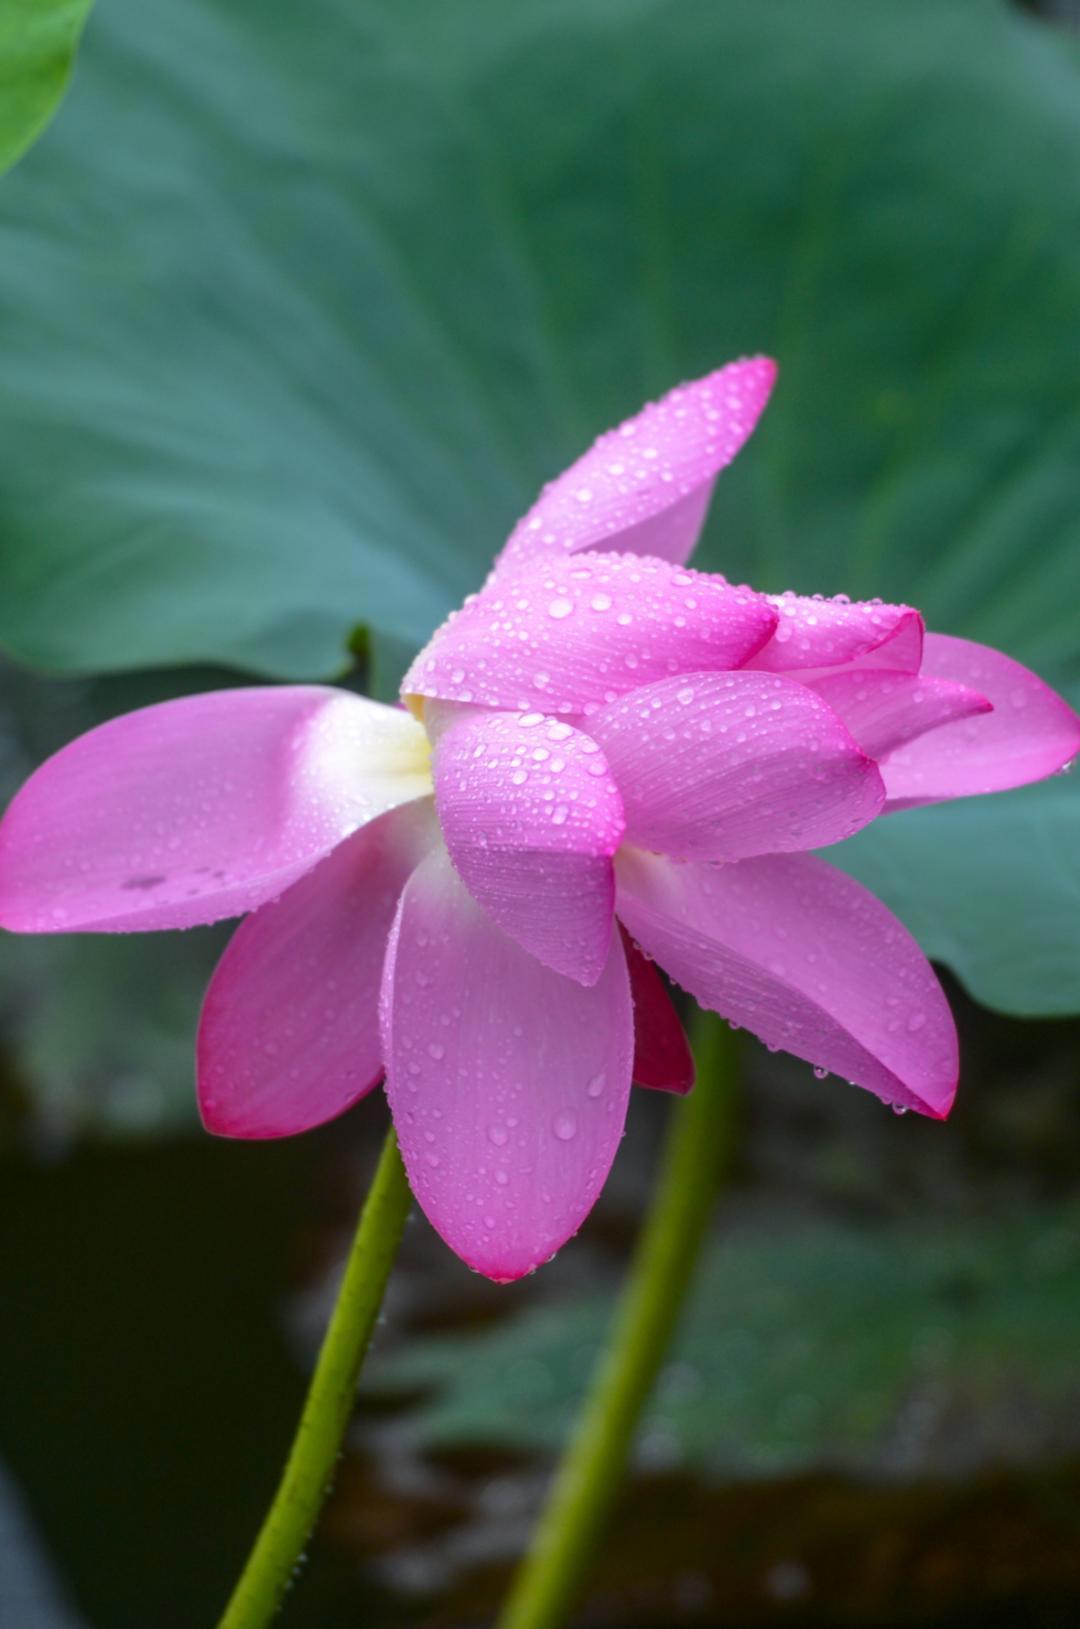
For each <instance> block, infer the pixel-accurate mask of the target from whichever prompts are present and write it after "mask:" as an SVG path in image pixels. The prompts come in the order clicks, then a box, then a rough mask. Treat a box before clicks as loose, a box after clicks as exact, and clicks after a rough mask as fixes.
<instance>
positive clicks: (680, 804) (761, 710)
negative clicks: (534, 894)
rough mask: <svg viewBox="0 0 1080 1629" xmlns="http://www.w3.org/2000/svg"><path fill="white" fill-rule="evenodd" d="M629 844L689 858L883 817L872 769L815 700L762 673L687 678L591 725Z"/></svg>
mask: <svg viewBox="0 0 1080 1629" xmlns="http://www.w3.org/2000/svg"><path fill="white" fill-rule="evenodd" d="M588 728H589V733H590V735H592V736H594V738H595V739H596V740H597V741H599V743H600V745H601V746H602V748H603V749H604V754H605V756H606V758H607V761H608V763H609V765H610V766H611V772H612V774H613V775H614V777H615V780H616V782H617V783H618V786H619V789H620V791H621V792H622V797H623V806H624V808H625V811H626V838H627V842H629V843H632V844H634V845H635V846H638V847H641V848H646V849H657V850H660V851H661V852H663V853H665V854H673V855H678V856H681V857H683V858H689V859H706V860H741V859H744V858H746V857H748V856H750V855H754V854H775V853H783V852H787V851H790V850H793V849H808V848H820V847H822V846H824V845H825V844H828V843H836V842H839V841H840V840H841V839H842V838H844V837H850V836H851V834H852V833H853V832H855V831H858V830H859V828H860V827H861V826H865V825H866V824H867V823H868V822H869V821H871V820H873V818H874V816H875V815H876V814H878V813H879V811H880V809H881V807H882V804H883V803H884V801H885V789H884V787H883V785H882V781H881V776H880V775H879V773H878V770H877V767H876V765H875V764H874V763H873V761H872V760H871V759H870V758H868V757H867V755H866V753H865V752H863V751H862V749H861V748H860V747H859V746H857V745H856V743H855V741H854V740H853V739H852V737H851V734H850V732H849V731H848V730H847V728H846V727H845V725H844V724H843V723H842V721H841V720H840V719H839V718H838V717H837V715H836V713H834V712H833V710H832V708H831V707H830V706H829V705H828V704H827V703H826V702H825V701H823V700H822V699H821V697H820V696H817V695H815V693H814V692H813V691H812V690H810V689H808V688H807V686H806V685H803V684H799V683H798V682H797V681H795V680H794V679H786V678H782V677H780V676H779V675H777V674H770V673H747V672H741V673H688V674H682V675H681V676H680V677H679V678H676V679H660V680H658V681H657V682H656V683H655V684H650V685H646V686H644V687H643V688H642V689H640V690H635V691H634V692H633V693H632V694H631V695H629V696H624V697H623V698H622V699H621V700H620V701H617V702H615V703H614V704H613V705H612V706H610V707H605V708H604V709H603V710H602V711H601V712H599V713H597V714H596V715H595V716H594V717H593V718H591V719H590V720H589V723H588Z"/></svg>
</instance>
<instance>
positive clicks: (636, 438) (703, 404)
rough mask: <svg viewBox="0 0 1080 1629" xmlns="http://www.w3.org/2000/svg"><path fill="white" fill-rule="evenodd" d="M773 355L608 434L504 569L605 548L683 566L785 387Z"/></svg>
mask: <svg viewBox="0 0 1080 1629" xmlns="http://www.w3.org/2000/svg"><path fill="white" fill-rule="evenodd" d="M776 374H777V368H776V363H775V362H773V361H772V360H771V358H769V357H767V356H754V357H747V358H743V359H741V360H740V361H738V362H731V363H729V364H728V365H727V367H724V368H720V369H718V370H717V371H716V372H715V373H710V374H707V375H706V376H705V377H704V378H703V379H697V380H694V381H693V382H692V383H690V384H685V385H680V386H678V387H677V388H676V389H675V390H672V391H669V392H668V394H667V395H666V396H664V397H662V398H661V399H660V401H658V402H653V403H650V404H648V405H647V406H646V407H644V408H643V409H642V410H641V412H640V413H638V414H637V416H636V417H635V418H631V419H627V420H626V422H625V423H624V424H620V425H619V426H617V428H615V429H614V430H608V431H607V432H606V433H605V434H604V435H602V436H601V437H600V439H599V440H598V441H597V442H596V443H595V444H594V445H593V446H592V447H591V448H590V449H589V451H588V452H587V453H585V454H583V456H582V457H581V458H579V459H577V460H576V461H575V462H574V463H573V464H571V465H570V467H569V468H568V469H567V470H565V471H564V472H563V474H562V475H560V476H558V477H557V478H556V479H555V480H554V481H552V482H551V483H550V485H548V486H546V487H545V488H544V490H543V492H542V493H541V494H540V497H539V498H538V499H537V501H536V502H535V503H534V504H533V506H532V508H531V509H530V510H529V512H528V513H527V514H526V515H525V516H524V517H523V518H522V519H521V520H520V521H519V522H518V524H517V525H516V526H515V527H514V530H513V531H512V532H511V534H510V537H509V539H508V540H507V542H506V545H505V547H504V548H503V550H502V552H501V554H500V555H499V557H498V559H497V560H496V563H495V570H496V572H497V573H498V574H499V575H500V576H503V575H506V574H510V575H513V574H514V573H516V572H517V571H518V570H519V569H520V568H521V567H522V566H523V565H527V564H528V563H529V562H530V561H532V560H533V559H534V558H535V557H536V556H537V555H545V554H555V555H557V554H568V553H576V552H577V551H578V550H579V549H596V548H603V549H608V550H616V551H618V552H619V553H632V554H646V555H653V556H655V557H659V558H661V559H664V560H670V561H672V562H674V563H675V564H677V565H683V564H685V562H686V561H687V560H688V559H689V558H690V555H691V554H692V553H693V550H694V546H695V544H696V543H697V540H698V535H699V533H700V531H701V528H702V525H703V524H704V520H705V515H706V512H707V510H708V506H709V498H710V496H711V494H712V487H713V482H714V480H715V478H716V476H717V474H718V473H719V471H720V470H722V469H723V468H724V466H725V465H726V464H730V462H731V460H732V459H733V458H734V457H735V455H736V454H737V453H738V452H739V450H740V448H741V447H743V445H744V444H745V443H746V441H747V439H748V438H749V436H750V435H751V434H752V432H753V430H754V428H755V426H756V425H757V422H758V419H759V418H760V417H761V414H762V412H763V411H764V408H765V404H766V402H767V401H768V399H769V396H770V394H771V392H772V388H773V385H774V384H775V382H776Z"/></svg>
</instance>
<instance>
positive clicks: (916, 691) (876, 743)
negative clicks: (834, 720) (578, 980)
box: [811, 668, 993, 759]
mask: <svg viewBox="0 0 1080 1629" xmlns="http://www.w3.org/2000/svg"><path fill="white" fill-rule="evenodd" d="M811 683H812V686H813V689H814V690H816V691H817V693H818V695H819V696H823V697H824V699H825V700H826V701H827V702H828V704H829V706H830V707H832V708H833V709H834V710H835V711H836V712H837V713H839V715H840V717H841V718H842V719H843V720H844V723H845V724H846V725H847V727H848V729H849V730H850V731H851V733H852V735H853V736H854V737H855V739H856V741H858V743H859V745H860V746H861V747H862V748H863V751H864V752H868V753H869V754H870V756H871V757H872V758H878V759H880V758H885V757H887V756H888V754H889V753H891V752H895V751H896V749H897V747H902V746H904V745H905V744H906V743H907V742H909V741H915V740H917V739H918V737H919V736H922V735H927V734H928V733H929V732H930V731H931V730H936V729H940V728H941V726H942V725H943V724H949V723H951V722H952V721H953V720H954V719H958V718H970V717H972V715H973V714H975V713H989V712H992V711H993V703H992V702H990V701H988V700H987V699H986V697H985V696H982V695H980V694H979V692H978V691H977V690H969V689H968V688H967V686H966V685H963V684H954V683H953V682H952V680H950V679H933V678H931V677H930V676H929V675H928V674H926V673H891V672H889V670H888V669H887V668H862V669H859V668H846V669H845V670H844V671H843V672H840V673H825V674H823V675H821V676H820V677H818V678H815V679H813V680H812V681H811Z"/></svg>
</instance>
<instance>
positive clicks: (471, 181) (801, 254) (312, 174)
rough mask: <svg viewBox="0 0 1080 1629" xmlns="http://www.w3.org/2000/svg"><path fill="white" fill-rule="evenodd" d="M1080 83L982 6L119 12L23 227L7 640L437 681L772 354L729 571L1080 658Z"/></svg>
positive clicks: (1020, 25)
mask: <svg viewBox="0 0 1080 1629" xmlns="http://www.w3.org/2000/svg"><path fill="white" fill-rule="evenodd" d="M1078 91H1080V83H1078V79H1077V73H1076V68H1075V65H1074V63H1073V62H1072V61H1071V60H1070V58H1069V56H1068V55H1067V53H1066V50H1065V48H1064V47H1063V46H1062V45H1061V43H1060V41H1059V39H1058V36H1056V35H1055V34H1053V33H1051V32H1050V31H1047V30H1045V29H1042V28H1040V27H1039V26H1038V25H1037V24H1035V23H1033V22H1031V21H1030V20H1029V19H1027V18H1025V17H1022V16H1019V15H1016V14H1013V13H1010V12H1009V11H1008V10H1007V8H1006V7H1005V6H1003V5H991V4H986V5H973V4H972V3H971V0H911V3H910V4H908V5H905V6H888V5H877V6H868V5H866V4H865V0H818V3H817V4H815V5H814V6H806V5H804V4H802V3H800V0H777V3H774V4H772V5H769V6H764V5H762V4H760V0H707V3H706V0H697V3H695V0H680V3H676V4H672V3H670V0H619V3H618V4H615V3H612V0H573V3H572V4H571V3H569V0H556V3H554V4H550V5H546V6H543V7H520V6H518V7H513V6H511V7H508V6H504V5H502V4H500V3H499V0H462V3H460V4H457V5H455V6H450V7H448V6H444V5H441V4H439V3H437V0H410V3H409V4H404V5H400V6H394V7H388V6H380V5H376V4H373V3H371V0H367V3H365V0H315V3H314V7H313V8H312V7H308V8H305V9H303V10H301V9H298V8H297V7H295V6H294V5H292V4H289V3H287V0H268V3H267V4H266V5H263V6H260V7H259V8H257V9H256V10H252V11H250V12H247V13H241V12H238V11H237V10H236V8H235V7H234V6H229V5H226V4H224V0H191V3H190V4H188V5H185V6H179V7H178V6H174V5H170V4H166V3H165V0H109V3H108V4H107V5H105V6H104V7H103V8H102V10H101V13H100V15H99V17H98V19H97V22H96V26H95V29H94V31H93V34H92V36H91V37H90V39H89V40H88V42H87V49H86V54H85V61H84V63H83V67H82V72H81V74H80V80H79V84H78V86H77V87H76V93H75V95H74V96H73V97H72V98H71V101H70V104H69V105H68V106H67V107H66V108H65V111H64V115H63V118H62V120H61V122H60V124H59V125H58V127H57V129H56V131H55V132H54V134H53V136H52V138H51V139H50V141H49V142H47V143H45V144H44V145H43V146H42V147H41V148H40V149H39V150H38V151H37V152H36V153H35V154H34V155H33V156H32V158H31V159H30V161H29V162H28V163H27V164H26V165H24V166H22V167H21V168H20V170H19V171H18V172H17V173H16V175H15V176H13V177H12V179H11V182H10V184H9V186H8V188H7V192H6V195H5V200H4V202H5V206H6V213H5V220H6V226H5V230H4V232H3V236H2V238H0V247H2V253H0V299H2V302H3V307H4V309H5V310H6V312H7V313H8V316H7V319H6V326H7V332H6V333H5V334H4V338H3V346H4V357H5V365H4V370H3V381H2V387H0V388H2V391H3V406H2V417H3V426H4V435H5V441H6V446H7V453H6V460H5V473H4V480H3V489H2V493H0V523H2V532H0V536H2V539H3V543H2V552H0V636H2V638H3V640H4V642H5V643H6V644H7V645H8V646H9V648H10V649H12V650H13V651H15V652H16V653H18V654H20V655H21V656H23V657H25V658H27V659H28V660H32V661H34V662H38V663H41V664H44V665H47V666H52V667H61V668H68V669H71V668H77V669H109V668H116V667H123V666H131V665H136V664H140V663H159V664H160V663H163V662H172V661H192V660H216V661H228V662H230V663H238V664H241V665H244V666H247V667H249V668H254V669H258V670H262V671H265V672H268V673H275V674H287V675H296V674H304V675H312V674H325V673H330V672H332V671H334V670H335V669H336V667H337V666H338V665H339V663H340V662H341V661H342V660H343V653H344V650H345V645H346V640H347V638H348V635H349V632H350V630H351V628H352V627H353V625H354V624H355V623H356V622H357V621H358V620H360V619H363V620H365V621H366V622H367V623H368V624H369V625H370V626H371V627H372V628H373V629H374V630H375V633H376V646H377V645H378V640H379V636H384V637H386V638H389V639H391V640H396V641H401V642H404V645H408V644H409V643H411V644H413V645H415V644H417V643H418V642H419V641H421V640H422V639H423V638H424V637H425V635H426V634H427V633H428V632H429V630H430V629H431V627H432V625H433V624H434V623H435V622H436V621H437V620H438V619H439V618H441V616H442V615H443V614H444V613H445V612H446V611H447V610H448V609H450V608H451V607H452V606H453V605H454V604H455V603H456V602H457V601H458V600H459V599H460V598H461V596H462V595H463V594H464V593H465V592H466V591H468V590H469V589H470V588H472V587H474V586H476V584H477V583H478V582H479V580H480V578H481V576H482V574H483V572H484V570H485V568H486V565H487V562H488V560H489V559H490V556H491V554H492V553H493V551H494V550H495V548H496V547H497V546H498V544H499V542H500V540H501V538H502V537H503V536H504V534H505V533H506V531H507V529H508V527H509V525H510V523H511V521H512V520H513V518H514V517H515V515H516V514H517V513H518V512H519V511H520V510H521V509H522V507H523V506H524V505H525V504H526V503H527V502H528V501H529V499H530V498H531V496H532V494H533V492H534V490H535V489H536V487H537V486H538V484H539V482H540V481H541V480H542V479H543V478H545V477H547V476H550V475H552V474H554V473H555V472H556V471H557V470H558V469H559V468H560V467H561V466H562V465H563V464H565V463H566V461H567V460H568V459H569V458H571V457H572V456H573V455H574V454H575V453H576V452H578V451H579V450H580V449H581V447H582V446H583V445H584V444H585V443H586V442H587V441H588V440H589V438H590V437H591V436H593V435H594V434H595V433H596V432H597V431H599V430H600V429H602V428H604V427H605V426H606V425H607V424H609V423H611V422H612V421H614V420H615V419H617V418H618V417H619V416H620V415H621V414H623V413H626V412H628V411H631V410H633V409H634V408H636V406H637V405H638V404H639V403H640V401H641V400H642V398H643V397H645V396H646V395H648V394H650V393H655V392H657V391H659V390H662V389H663V388H665V387H666V386H668V385H670V384H671V383H672V382H674V381H675V380H677V379H679V378H681V377H685V376H688V375H693V374H696V373H700V372H702V371H703V370H705V369H707V368H709V367H712V366H714V365H716V364H717V363H719V362H721V361H723V360H724V359H726V358H728V357H730V356H732V355H735V354H738V353H740V352H743V351H747V350H752V349H757V348H759V347H761V348H767V349H769V350H771V351H773V352H774V353H776V354H777V355H778V356H779V357H780V360H781V363H782V366H783V370H784V372H783V379H782V384H781V387H780V391H779V395H778V397H777V401H776V405H775V407H774V408H773V410H772V411H771V413H770V415H769V418H768V421H767V423H766V426H765V427H764V428H763V430H762V432H761V434H760V437H759V438H758V440H757V441H756V443H755V444H754V446H753V448H752V450H751V451H749V452H748V454H747V455H746V457H745V458H744V459H743V460H742V462H741V465H740V466H738V467H737V468H736V469H735V470H733V471H732V473H731V474H730V475H729V476H727V477H725V479H724V481H723V482H722V483H721V490H720V493H719V496H718V503H717V512H716V514H715V516H714V521H713V525H712V527H711V532H710V546H709V548H708V550H707V553H706V559H707V560H708V561H709V562H711V563H714V564H723V565H724V566H726V567H727V568H728V569H729V570H731V571H733V572H735V573H738V574H746V575H749V576H751V577H753V578H754V580H755V581H757V582H758V583H759V584H760V585H761V586H763V587H765V588H780V587H785V586H789V585H791V586H795V587H799V588H804V589H810V590H820V591H823V592H829V591H835V590H840V589H843V590H845V591H847V592H849V593H853V594H873V593H880V594H882V595H886V596H897V597H907V598H910V599H913V600H915V601H917V602H919V603H922V604H924V605H925V607H926V608H927V610H928V612H929V613H930V615H931V617H932V619H933V620H934V621H935V622H937V623H938V624H939V625H941V626H944V627H948V628H951V629H952V630H953V631H955V632H961V633H967V634H973V635H977V636H983V637H986V638H988V639H991V640H994V641H996V642H997V643H999V644H1001V645H1004V646H1006V647H1008V648H1009V649H1010V650H1012V651H1013V652H1014V653H1015V654H1017V655H1019V656H1021V657H1026V658H1028V659H1031V660H1034V661H1037V662H1039V663H1041V664H1043V665H1044V666H1046V665H1053V664H1055V663H1058V662H1061V661H1064V660H1065V658H1067V657H1068V656H1070V655H1071V654H1074V653H1075V645H1076V638H1075V620H1074V601H1073V598H1072V597H1071V596H1070V595H1066V594H1063V593H1062V592H1061V591H1060V588H1061V583H1062V578H1063V576H1064V574H1065V573H1066V571H1067V570H1068V569H1069V566H1070V562H1074V561H1075V553H1074V551H1075V549H1076V544H1077V538H1078V535H1080V510H1078V506H1077V503H1076V469H1077V464H1078V458H1080V400H1078V397H1077V393H1076V389H1075V378H1074V367H1073V359H1074V358H1075V356H1076V355H1077V354H1078V352H1080V233H1078V231H1077V225H1078V220H1080V175H1078V174H1077V171H1076V166H1075V164H1074V163H1073V159H1074V156H1075V153H1076V150H1077V145H1078V143H1080V95H1078ZM1036 545H1037V546H1036Z"/></svg>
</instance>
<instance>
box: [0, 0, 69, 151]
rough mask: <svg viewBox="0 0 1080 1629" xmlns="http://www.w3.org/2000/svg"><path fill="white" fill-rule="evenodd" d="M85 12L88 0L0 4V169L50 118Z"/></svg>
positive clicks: (5, 0)
mask: <svg viewBox="0 0 1080 1629" xmlns="http://www.w3.org/2000/svg"><path fill="white" fill-rule="evenodd" d="M89 9H90V0H0V170H6V169H7V167H8V165H9V164H14V163H15V160H16V159H17V158H19V157H21V155H22V154H23V153H24V152H25V151H26V149H27V148H28V147H29V145H30V143H31V142H32V141H33V140H34V138H35V137H36V136H37V135H39V134H40V132H41V131H42V130H43V129H44V127H45V125H46V124H47V123H48V121H49V119H50V118H51V117H52V115H53V112H54V111H55V109H56V106H57V103H58V102H59V101H60V98H61V96H62V95H63V94H64V90H65V88H66V86H67V82H68V78H69V76H70V74H71V65H72V62H73V60H74V57H75V47H76V46H77V44H78V42H79V35H80V33H81V32H82V27H83V24H84V22H85V20H86V14H87V12H88V11H89Z"/></svg>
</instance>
